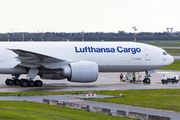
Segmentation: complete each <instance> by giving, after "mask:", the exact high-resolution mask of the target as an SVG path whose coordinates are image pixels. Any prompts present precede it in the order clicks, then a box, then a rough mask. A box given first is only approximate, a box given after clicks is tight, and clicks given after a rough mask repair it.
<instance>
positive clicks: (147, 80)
mask: <svg viewBox="0 0 180 120" xmlns="http://www.w3.org/2000/svg"><path fill="white" fill-rule="evenodd" d="M143 82H144V83H151V80H150V79H149V78H144V80H143Z"/></svg>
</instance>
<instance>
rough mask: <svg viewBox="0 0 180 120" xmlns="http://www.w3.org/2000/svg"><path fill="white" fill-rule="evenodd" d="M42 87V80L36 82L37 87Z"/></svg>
mask: <svg viewBox="0 0 180 120" xmlns="http://www.w3.org/2000/svg"><path fill="white" fill-rule="evenodd" d="M42 85H43V83H42V81H41V80H36V81H35V86H37V87H41V86H42Z"/></svg>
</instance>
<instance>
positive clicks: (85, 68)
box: [62, 61, 99, 83]
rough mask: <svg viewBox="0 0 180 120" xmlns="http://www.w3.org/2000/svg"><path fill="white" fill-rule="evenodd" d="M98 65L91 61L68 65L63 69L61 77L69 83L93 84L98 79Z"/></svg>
mask: <svg viewBox="0 0 180 120" xmlns="http://www.w3.org/2000/svg"><path fill="white" fill-rule="evenodd" d="M98 72H99V70H98V65H97V63H95V62H91V61H80V62H73V63H69V65H68V66H66V67H64V69H63V71H62V76H63V77H66V78H67V79H68V81H70V82H81V83H87V82H95V81H96V80H97V78H98Z"/></svg>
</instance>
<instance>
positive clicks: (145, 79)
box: [143, 71, 151, 83]
mask: <svg viewBox="0 0 180 120" xmlns="http://www.w3.org/2000/svg"><path fill="white" fill-rule="evenodd" d="M145 73H146V76H145V78H144V80H143V82H144V83H151V80H150V79H149V78H148V77H150V75H149V74H148V71H145Z"/></svg>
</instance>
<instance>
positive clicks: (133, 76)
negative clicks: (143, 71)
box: [132, 74, 135, 82]
mask: <svg viewBox="0 0 180 120" xmlns="http://www.w3.org/2000/svg"><path fill="white" fill-rule="evenodd" d="M132 78H133V82H135V74H133V75H132Z"/></svg>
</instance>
